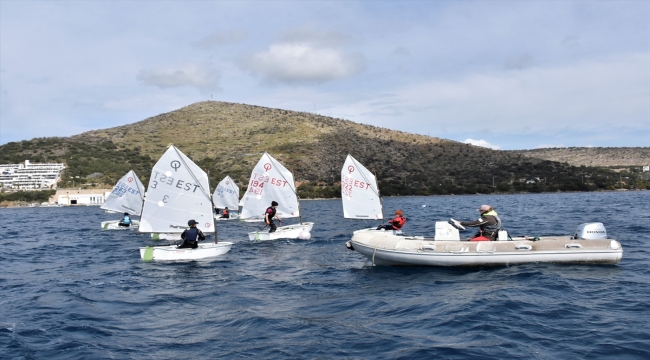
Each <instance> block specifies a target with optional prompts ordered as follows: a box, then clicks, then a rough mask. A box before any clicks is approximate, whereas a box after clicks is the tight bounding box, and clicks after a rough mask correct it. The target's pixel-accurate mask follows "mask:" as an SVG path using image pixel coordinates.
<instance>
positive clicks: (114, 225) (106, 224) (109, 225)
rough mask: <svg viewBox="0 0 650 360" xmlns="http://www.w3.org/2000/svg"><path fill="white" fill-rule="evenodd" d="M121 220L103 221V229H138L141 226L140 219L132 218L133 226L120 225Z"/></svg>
mask: <svg viewBox="0 0 650 360" xmlns="http://www.w3.org/2000/svg"><path fill="white" fill-rule="evenodd" d="M120 221H121V220H110V221H102V230H128V229H137V228H138V227H139V226H140V222H139V221H138V220H131V226H120V225H119V224H120Z"/></svg>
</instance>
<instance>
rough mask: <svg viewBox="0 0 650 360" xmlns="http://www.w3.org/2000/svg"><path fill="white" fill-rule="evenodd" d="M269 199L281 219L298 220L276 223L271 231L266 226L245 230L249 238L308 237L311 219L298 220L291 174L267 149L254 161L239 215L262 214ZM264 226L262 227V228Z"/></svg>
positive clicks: (257, 216)
mask: <svg viewBox="0 0 650 360" xmlns="http://www.w3.org/2000/svg"><path fill="white" fill-rule="evenodd" d="M272 201H277V202H278V204H279V205H278V208H277V212H276V213H277V215H278V216H279V217H280V218H281V219H285V218H293V217H297V218H299V219H300V223H299V224H294V225H287V226H279V227H278V228H277V230H276V231H275V232H272V233H269V232H268V230H266V231H263V230H260V231H255V232H250V233H248V238H249V239H250V240H276V239H309V238H311V234H310V233H309V232H310V231H311V228H312V227H313V226H314V223H313V222H302V218H301V217H300V204H299V203H298V192H297V191H296V184H295V182H294V180H293V174H292V173H291V171H289V170H287V168H285V167H284V166H283V165H282V164H280V163H279V162H278V161H277V160H275V159H274V158H273V157H272V156H271V155H269V154H268V153H266V152H265V153H264V155H262V158H261V159H260V161H259V162H258V163H257V165H255V168H254V169H253V173H252V174H251V179H250V181H249V183H248V188H247V189H246V194H245V195H244V197H243V198H242V211H241V214H240V218H241V219H243V220H244V221H245V220H246V219H251V218H263V217H264V212H265V211H266V209H267V208H268V207H269V206H271V202H272ZM265 229H266V227H264V230H265Z"/></svg>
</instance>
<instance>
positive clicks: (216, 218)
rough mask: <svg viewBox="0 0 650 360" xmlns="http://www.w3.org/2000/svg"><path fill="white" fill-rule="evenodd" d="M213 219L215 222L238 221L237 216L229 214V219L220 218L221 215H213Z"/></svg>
mask: <svg viewBox="0 0 650 360" xmlns="http://www.w3.org/2000/svg"><path fill="white" fill-rule="evenodd" d="M214 219H215V220H217V221H228V220H239V215H237V214H230V217H229V218H222V217H221V215H215V216H214Z"/></svg>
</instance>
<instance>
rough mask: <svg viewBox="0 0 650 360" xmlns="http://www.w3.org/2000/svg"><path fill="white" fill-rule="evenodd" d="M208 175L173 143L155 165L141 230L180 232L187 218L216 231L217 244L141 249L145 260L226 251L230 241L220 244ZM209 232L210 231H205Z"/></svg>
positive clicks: (188, 258)
mask: <svg viewBox="0 0 650 360" xmlns="http://www.w3.org/2000/svg"><path fill="white" fill-rule="evenodd" d="M209 191H210V190H209V183H208V175H207V174H206V173H205V172H204V171H203V170H201V168H200V167H198V166H197V165H196V164H194V162H192V160H190V159H189V158H188V157H187V156H185V154H183V153H182V152H181V151H180V150H178V149H177V148H176V147H175V146H173V145H171V146H170V147H169V149H167V151H166V152H165V154H164V155H163V156H162V157H161V158H160V160H158V162H157V163H156V165H154V167H153V170H152V172H151V178H150V179H149V187H148V189H147V196H146V198H145V201H144V208H143V210H142V217H141V218H140V229H139V230H140V232H142V233H158V232H160V233H168V234H169V233H173V234H177V235H178V234H180V233H182V232H183V231H184V230H185V228H186V227H187V222H188V220H191V219H193V220H196V221H197V222H198V225H197V228H199V229H200V230H201V231H203V232H204V233H208V232H214V235H215V242H214V243H205V242H202V243H199V247H198V248H196V249H188V248H184V249H178V247H177V246H176V245H169V246H153V247H152V246H147V247H142V248H140V257H141V258H142V259H144V260H193V259H203V258H208V257H214V256H219V255H223V254H225V253H227V252H228V251H229V250H230V247H231V246H232V243H231V242H219V243H217V232H216V227H215V222H214V216H213V210H212V209H213V207H214V205H213V204H212V199H211V198H210V192H209ZM206 235H207V234H206Z"/></svg>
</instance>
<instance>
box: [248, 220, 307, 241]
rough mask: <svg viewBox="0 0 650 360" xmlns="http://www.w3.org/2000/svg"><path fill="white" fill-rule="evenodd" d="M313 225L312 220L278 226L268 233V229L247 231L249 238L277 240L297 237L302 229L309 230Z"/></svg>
mask: <svg viewBox="0 0 650 360" xmlns="http://www.w3.org/2000/svg"><path fill="white" fill-rule="evenodd" d="M313 226H314V223H313V222H304V223H302V224H295V225H287V226H280V227H278V228H277V229H276V230H275V231H274V232H272V233H270V232H268V230H266V231H264V230H262V231H255V232H250V233H248V238H249V239H250V240H259V241H266V240H277V239H297V238H298V235H300V233H301V232H303V231H307V232H309V231H311V228H312V227H313Z"/></svg>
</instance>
